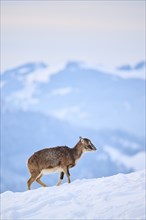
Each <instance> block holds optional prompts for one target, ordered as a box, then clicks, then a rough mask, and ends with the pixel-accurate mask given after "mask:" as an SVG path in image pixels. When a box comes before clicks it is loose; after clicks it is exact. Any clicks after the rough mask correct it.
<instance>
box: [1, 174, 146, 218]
mask: <svg viewBox="0 0 146 220" xmlns="http://www.w3.org/2000/svg"><path fill="white" fill-rule="evenodd" d="M1 215H2V218H1V219H2V220H6V219H11V220H12V219H23V220H26V219H29V220H30V219H35V220H38V219H41V220H43V219H51V220H53V219H100V220H101V219H102V220H103V219H106V220H107V219H116V220H119V219H122V220H124V219H125V220H129V219H132V220H135V219H139V220H143V219H145V217H146V216H145V170H142V171H137V172H135V173H130V174H118V175H115V176H111V177H106V178H104V177H103V178H99V179H88V180H87V179H84V180H76V181H74V182H72V183H71V184H68V183H65V184H62V185H61V186H60V187H57V186H53V187H47V188H43V187H41V188H38V189H36V190H30V191H25V192H16V193H14V192H10V191H7V192H4V193H2V194H1Z"/></svg>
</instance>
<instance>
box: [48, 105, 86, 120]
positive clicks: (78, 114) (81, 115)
mask: <svg viewBox="0 0 146 220" xmlns="http://www.w3.org/2000/svg"><path fill="white" fill-rule="evenodd" d="M51 114H52V115H53V116H55V117H56V118H59V119H61V120H67V121H68V120H69V121H72V122H73V121H74V119H76V120H77V119H85V118H87V117H88V114H87V112H85V111H82V110H81V109H80V107H79V106H69V107H65V108H62V109H58V110H54V111H53V112H52V113H51Z"/></svg>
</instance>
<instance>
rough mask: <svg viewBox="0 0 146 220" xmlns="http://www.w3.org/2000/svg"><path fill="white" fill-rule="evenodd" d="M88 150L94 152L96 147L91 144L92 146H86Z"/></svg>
mask: <svg viewBox="0 0 146 220" xmlns="http://www.w3.org/2000/svg"><path fill="white" fill-rule="evenodd" d="M88 149H90V150H91V151H96V150H97V149H96V147H95V146H94V145H93V144H92V145H88Z"/></svg>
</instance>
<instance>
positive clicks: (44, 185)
mask: <svg viewBox="0 0 146 220" xmlns="http://www.w3.org/2000/svg"><path fill="white" fill-rule="evenodd" d="M41 177H42V175H41V176H39V177H38V178H37V179H36V182H37V183H39V184H40V185H42V186H43V187H46V186H47V185H46V184H45V183H43V182H42V181H41V180H40V178H41Z"/></svg>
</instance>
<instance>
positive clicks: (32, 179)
mask: <svg viewBox="0 0 146 220" xmlns="http://www.w3.org/2000/svg"><path fill="white" fill-rule="evenodd" d="M34 181H35V177H34V176H31V177H30V178H29V180H28V181H27V188H28V190H30V186H31V184H32V183H33V182H34Z"/></svg>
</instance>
